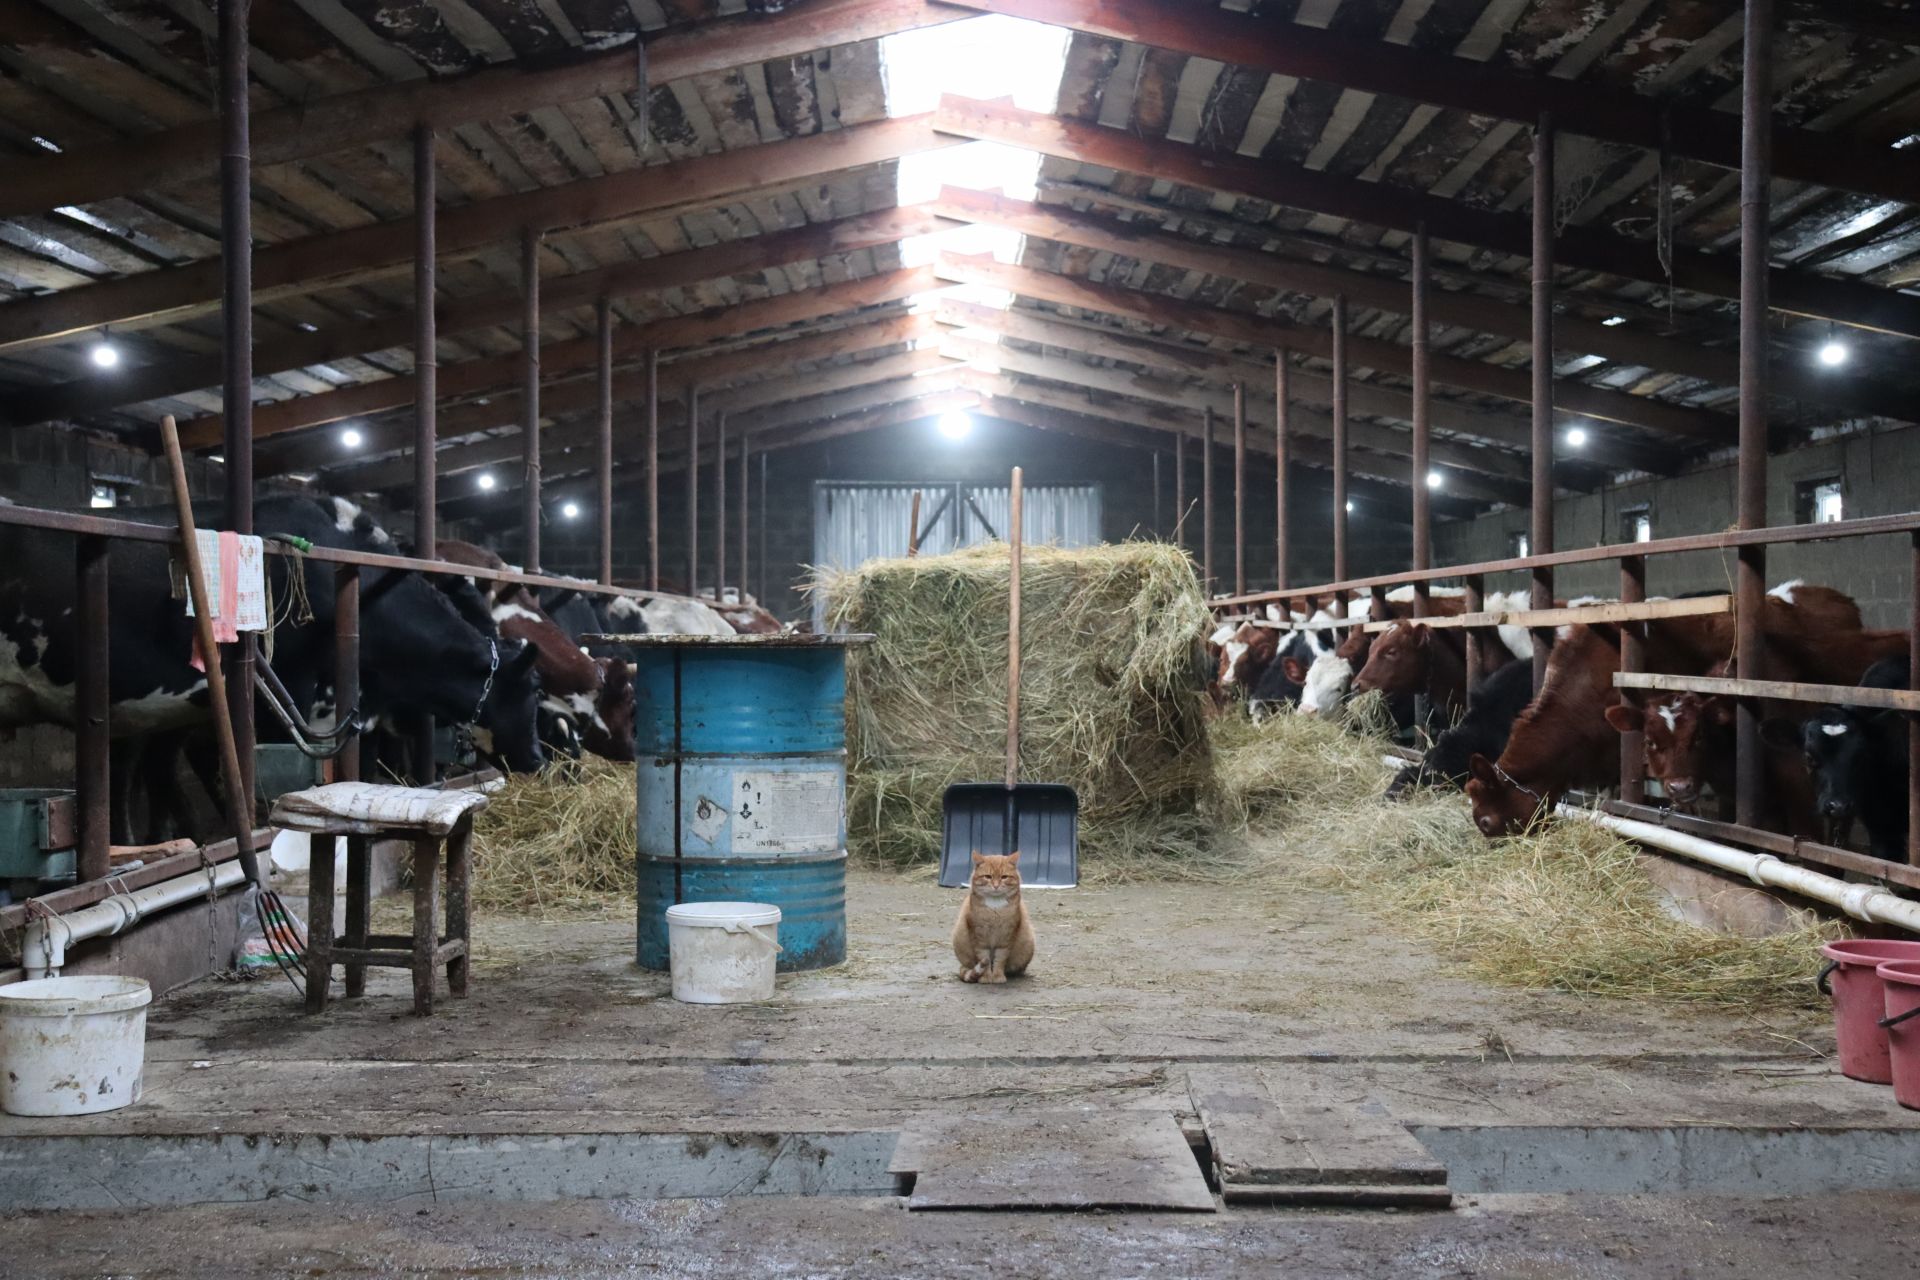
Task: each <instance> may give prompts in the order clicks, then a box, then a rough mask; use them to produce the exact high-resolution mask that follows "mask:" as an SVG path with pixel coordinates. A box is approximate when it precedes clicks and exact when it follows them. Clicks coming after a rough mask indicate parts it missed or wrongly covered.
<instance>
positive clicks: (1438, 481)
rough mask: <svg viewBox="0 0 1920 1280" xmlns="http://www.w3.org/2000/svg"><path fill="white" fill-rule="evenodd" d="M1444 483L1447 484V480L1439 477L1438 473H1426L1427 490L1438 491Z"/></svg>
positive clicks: (1441, 476)
mask: <svg viewBox="0 0 1920 1280" xmlns="http://www.w3.org/2000/svg"><path fill="white" fill-rule="evenodd" d="M1446 482H1447V478H1446V477H1445V476H1443V475H1441V474H1440V473H1439V472H1438V471H1429V472H1427V488H1429V489H1438V488H1439V487H1440V486H1441V485H1443V484H1445V483H1446Z"/></svg>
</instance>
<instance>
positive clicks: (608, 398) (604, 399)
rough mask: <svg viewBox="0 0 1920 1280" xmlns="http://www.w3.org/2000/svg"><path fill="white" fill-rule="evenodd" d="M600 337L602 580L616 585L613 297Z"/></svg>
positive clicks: (597, 469)
mask: <svg viewBox="0 0 1920 1280" xmlns="http://www.w3.org/2000/svg"><path fill="white" fill-rule="evenodd" d="M594 318H595V320H596V321H597V324H598V327H597V330H596V332H597V334H598V336H599V339H600V349H599V353H598V354H599V357H600V368H599V373H600V383H599V387H598V391H599V401H600V403H599V410H600V413H599V417H598V418H597V419H596V421H595V422H594V441H593V442H594V444H595V446H596V448H595V449H594V459H593V471H594V478H595V479H596V480H598V481H599V494H598V499H599V504H600V509H599V511H598V512H597V513H596V514H597V516H598V518H599V522H600V583H601V585H602V586H609V587H610V586H612V585H613V299H612V298H608V297H605V296H603V297H601V299H600V301H599V304H598V305H597V306H596V308H595V316H594Z"/></svg>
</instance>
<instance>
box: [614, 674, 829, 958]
mask: <svg viewBox="0 0 1920 1280" xmlns="http://www.w3.org/2000/svg"><path fill="white" fill-rule="evenodd" d="M621 639H622V640H624V641H626V642H627V643H629V644H631V645H632V647H633V651H634V653H635V655H636V658H637V671H636V675H635V679H634V683H635V692H636V693H637V694H638V704H639V708H638V709H639V715H638V724H637V726H636V729H635V746H636V749H637V754H638V756H639V761H640V763H639V770H638V773H639V784H638V785H639V795H638V800H639V806H638V810H639V812H638V819H637V824H636V825H637V836H638V843H639V866H638V873H639V912H638V936H637V946H636V954H637V956H638V959H639V962H640V965H641V967H642V968H647V969H665V968H666V967H667V908H668V907H670V906H673V905H674V904H676V903H681V902H765V903H771V904H772V905H774V906H776V907H779V908H780V945H781V948H782V951H781V955H780V960H779V968H781V969H782V970H793V969H820V968H824V967H826V966H828V965H834V964H839V963H840V962H841V961H842V960H845V959H846V955H847V910H846V903H847V898H846V880H847V824H846V785H847V770H846V697H847V684H846V646H847V644H848V643H849V642H856V641H859V640H861V639H864V637H850V636H718V637H715V636H640V637H631V638H629V637H621Z"/></svg>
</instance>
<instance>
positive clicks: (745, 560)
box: [739, 431, 753, 604]
mask: <svg viewBox="0 0 1920 1280" xmlns="http://www.w3.org/2000/svg"><path fill="white" fill-rule="evenodd" d="M752 438H753V437H752V436H751V435H750V434H748V433H747V432H745V431H742V432H741V433H740V574H739V578H740V595H741V597H742V600H741V603H743V604H744V603H745V602H746V601H745V597H746V596H747V594H748V592H749V584H750V583H751V582H752V581H753V579H752V578H751V577H749V576H748V573H747V566H748V564H749V562H750V561H749V557H748V554H747V548H748V546H749V544H750V539H749V537H748V534H749V529H750V522H751V508H752V506H753V503H752V502H750V501H749V500H748V497H747V495H748V492H749V490H748V487H747V486H748V483H749V475H748V467H749V462H748V459H749V457H750V456H751V454H752V452H753V450H752V447H751V446H750V445H749V443H748V442H749V441H750V440H752Z"/></svg>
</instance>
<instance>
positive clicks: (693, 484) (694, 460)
mask: <svg viewBox="0 0 1920 1280" xmlns="http://www.w3.org/2000/svg"><path fill="white" fill-rule="evenodd" d="M687 594H688V595H690V596H697V595H699V594H700V388H699V387H688V388H687Z"/></svg>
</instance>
